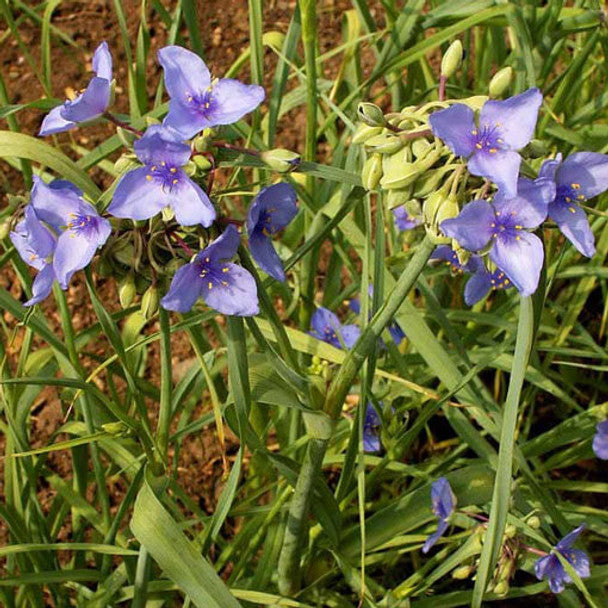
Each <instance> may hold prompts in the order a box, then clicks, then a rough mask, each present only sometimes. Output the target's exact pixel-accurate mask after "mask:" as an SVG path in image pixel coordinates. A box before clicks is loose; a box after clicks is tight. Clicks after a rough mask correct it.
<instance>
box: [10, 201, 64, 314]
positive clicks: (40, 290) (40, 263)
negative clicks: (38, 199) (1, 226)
mask: <svg viewBox="0 0 608 608" xmlns="http://www.w3.org/2000/svg"><path fill="white" fill-rule="evenodd" d="M10 238H11V241H12V242H13V245H14V246H15V249H16V250H17V251H18V252H19V255H20V256H21V258H22V259H23V261H24V262H25V263H26V264H28V265H29V266H31V267H32V268H35V269H36V270H38V271H39V272H38V274H37V275H36V278H35V279H34V282H33V284H32V297H31V299H29V300H28V301H27V302H26V303H25V306H33V305H34V304H38V302H42V300H44V299H45V298H46V297H47V296H48V295H49V293H50V292H51V288H52V286H53V281H54V280H55V271H54V270H53V253H54V252H55V247H56V245H57V239H56V238H55V236H54V235H53V234H52V233H51V231H50V230H49V229H48V228H46V227H45V226H44V225H43V224H42V223H41V222H40V220H39V219H38V218H37V217H36V212H35V211H34V208H33V207H32V206H31V205H28V206H27V207H26V208H25V214H24V219H22V220H21V221H20V222H19V223H18V224H17V226H16V227H15V230H14V232H11V233H10Z"/></svg>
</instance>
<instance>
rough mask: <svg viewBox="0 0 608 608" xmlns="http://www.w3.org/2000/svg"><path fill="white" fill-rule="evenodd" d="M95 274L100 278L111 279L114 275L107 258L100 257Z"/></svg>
mask: <svg viewBox="0 0 608 608" xmlns="http://www.w3.org/2000/svg"><path fill="white" fill-rule="evenodd" d="M97 273H98V274H99V276H101V277H111V276H113V275H114V267H113V266H112V262H110V260H109V259H108V258H107V256H105V255H102V256H101V257H100V258H99V262H98V263H97Z"/></svg>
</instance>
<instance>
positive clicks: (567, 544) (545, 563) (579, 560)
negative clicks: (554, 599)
mask: <svg viewBox="0 0 608 608" xmlns="http://www.w3.org/2000/svg"><path fill="white" fill-rule="evenodd" d="M584 529H585V525H584V524H583V525H581V526H579V527H578V528H575V529H574V530H572V532H570V534H567V535H566V536H564V538H562V540H560V541H559V542H558V543H557V545H555V551H556V552H558V553H560V554H561V555H562V557H564V558H565V559H566V560H567V561H568V562H569V563H570V564H571V565H572V567H573V568H574V571H575V572H576V573H577V574H578V575H579V577H580V578H587V577H588V576H590V574H591V572H590V569H589V558H588V557H587V554H586V553H585V552H584V551H581V550H580V549H572V545H573V544H574V543H575V541H576V539H577V538H578V537H579V535H580V533H581V532H582V531H583V530H584ZM534 571H535V573H536V578H538V579H539V580H542V579H544V578H546V579H549V588H550V589H551V591H553V593H561V592H562V591H563V590H564V583H571V582H572V578H571V577H570V575H569V574H568V573H567V572H566V569H565V568H564V566H563V565H562V563H561V562H560V560H559V558H558V557H557V555H555V553H551V554H549V555H545V556H544V557H540V558H539V559H537V560H536V563H535V564H534Z"/></svg>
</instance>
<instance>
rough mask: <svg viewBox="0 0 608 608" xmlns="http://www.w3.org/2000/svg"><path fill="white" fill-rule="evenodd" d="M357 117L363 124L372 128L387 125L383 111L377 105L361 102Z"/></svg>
mask: <svg viewBox="0 0 608 608" xmlns="http://www.w3.org/2000/svg"><path fill="white" fill-rule="evenodd" d="M357 115H358V116H359V120H360V121H361V122H364V123H365V124H366V125H369V126H370V127H382V126H384V125H385V124H386V120H385V118H384V114H383V113H382V110H381V109H380V108H379V107H378V106H377V105H376V104H375V103H370V102H368V101H364V102H361V103H360V104H359V106H358V107H357Z"/></svg>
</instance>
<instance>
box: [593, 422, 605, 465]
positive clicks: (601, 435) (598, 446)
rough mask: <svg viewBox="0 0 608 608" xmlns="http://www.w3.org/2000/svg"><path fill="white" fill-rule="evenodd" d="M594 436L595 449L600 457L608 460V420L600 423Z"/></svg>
mask: <svg viewBox="0 0 608 608" xmlns="http://www.w3.org/2000/svg"><path fill="white" fill-rule="evenodd" d="M596 430H597V433H596V434H595V436H594V437H593V451H594V452H595V455H596V456H597V457H598V458H601V459H602V460H608V420H604V421H603V422H600V423H598V425H597V427H596Z"/></svg>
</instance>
